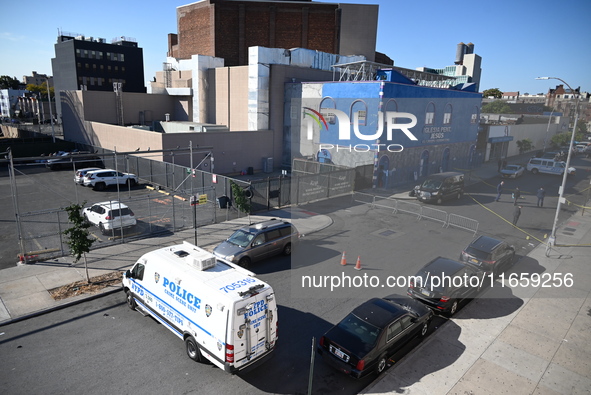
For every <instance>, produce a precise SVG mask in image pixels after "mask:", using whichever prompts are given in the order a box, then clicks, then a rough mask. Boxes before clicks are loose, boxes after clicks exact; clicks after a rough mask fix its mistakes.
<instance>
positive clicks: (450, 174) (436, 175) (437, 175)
mask: <svg viewBox="0 0 591 395" xmlns="http://www.w3.org/2000/svg"><path fill="white" fill-rule="evenodd" d="M463 175H464V173H460V172H457V171H446V172H444V173H434V174H430V175H429V176H428V177H427V178H430V179H437V178H448V177H455V176H463Z"/></svg>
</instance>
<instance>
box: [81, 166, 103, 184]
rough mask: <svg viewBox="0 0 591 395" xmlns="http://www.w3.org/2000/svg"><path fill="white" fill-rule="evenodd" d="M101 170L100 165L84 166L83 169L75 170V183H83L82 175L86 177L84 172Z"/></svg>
mask: <svg viewBox="0 0 591 395" xmlns="http://www.w3.org/2000/svg"><path fill="white" fill-rule="evenodd" d="M95 170H101V168H100V167H85V168H84V169H79V170H76V174H75V175H74V182H75V183H76V184H80V185H83V184H84V177H86V173H88V172H90V171H95Z"/></svg>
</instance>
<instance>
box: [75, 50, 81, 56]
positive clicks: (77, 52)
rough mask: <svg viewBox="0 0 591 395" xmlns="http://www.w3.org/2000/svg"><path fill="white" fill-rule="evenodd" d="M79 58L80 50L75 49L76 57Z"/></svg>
mask: <svg viewBox="0 0 591 395" xmlns="http://www.w3.org/2000/svg"><path fill="white" fill-rule="evenodd" d="M80 56H81V55H80V50H79V49H76V57H77V58H79V57H80Z"/></svg>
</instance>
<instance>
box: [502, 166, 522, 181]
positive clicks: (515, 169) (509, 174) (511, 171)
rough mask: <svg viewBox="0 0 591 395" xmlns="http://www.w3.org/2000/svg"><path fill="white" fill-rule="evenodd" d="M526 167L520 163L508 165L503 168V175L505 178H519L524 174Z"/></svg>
mask: <svg viewBox="0 0 591 395" xmlns="http://www.w3.org/2000/svg"><path fill="white" fill-rule="evenodd" d="M524 171H525V168H524V167H523V166H520V165H507V166H505V167H504V168H502V169H501V177H503V178H519V177H521V176H522V175H523V172H524Z"/></svg>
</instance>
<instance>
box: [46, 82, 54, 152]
mask: <svg viewBox="0 0 591 395" xmlns="http://www.w3.org/2000/svg"><path fill="white" fill-rule="evenodd" d="M45 81H47V100H49V120H50V122H51V141H52V142H53V143H55V129H54V128H53V110H52V109H51V91H50V90H49V78H46V79H45Z"/></svg>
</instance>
